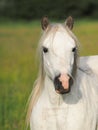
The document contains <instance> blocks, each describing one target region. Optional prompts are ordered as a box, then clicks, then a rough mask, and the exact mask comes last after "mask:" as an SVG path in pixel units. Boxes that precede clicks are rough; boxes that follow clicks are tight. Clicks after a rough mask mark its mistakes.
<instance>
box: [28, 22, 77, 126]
mask: <svg viewBox="0 0 98 130" xmlns="http://www.w3.org/2000/svg"><path fill="white" fill-rule="evenodd" d="M60 27H61V28H63V29H65V31H67V33H68V34H69V35H70V36H71V37H72V39H73V40H74V41H75V43H76V46H77V48H78V46H79V41H78V40H77V38H76V36H75V35H74V34H73V33H72V32H71V31H70V29H69V28H68V27H67V26H65V25H63V24H54V25H49V27H48V28H47V29H46V30H45V31H44V32H43V35H42V37H41V40H40V42H39V47H38V52H39V56H40V66H39V73H38V78H37V80H36V81H35V83H34V86H33V90H32V92H31V95H30V97H29V100H28V110H27V116H26V123H27V126H28V125H29V122H30V116H31V112H32V109H33V107H34V105H35V104H36V102H37V100H38V98H39V96H40V94H41V92H42V90H43V87H44V78H45V71H44V66H43V56H42V44H43V41H44V39H45V38H46V37H47V36H48V35H49V34H51V33H52V34H53V36H55V33H56V32H57V30H58V29H59V28H60ZM77 51H78V49H77ZM77 57H78V53H77V52H76V54H75V63H74V69H73V70H74V72H73V76H74V75H75V73H76V68H77V59H78V58H77Z"/></svg>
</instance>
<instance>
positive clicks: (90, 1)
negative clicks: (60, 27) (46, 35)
mask: <svg viewBox="0 0 98 130" xmlns="http://www.w3.org/2000/svg"><path fill="white" fill-rule="evenodd" d="M43 15H48V16H50V17H51V18H56V19H60V18H65V16H68V15H72V16H73V17H78V18H81V17H87V16H88V17H93V18H98V1H97V0H60V1H59V0H54V1H53V0H0V16H2V17H4V18H5V17H8V18H11V19H20V18H21V19H26V20H31V19H35V18H40V17H42V16H43Z"/></svg>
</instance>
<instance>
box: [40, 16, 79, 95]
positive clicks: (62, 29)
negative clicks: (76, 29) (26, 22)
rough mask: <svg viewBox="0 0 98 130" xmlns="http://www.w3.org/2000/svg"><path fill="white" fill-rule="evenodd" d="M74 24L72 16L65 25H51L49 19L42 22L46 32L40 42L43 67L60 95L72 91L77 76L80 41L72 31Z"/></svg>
mask: <svg viewBox="0 0 98 130" xmlns="http://www.w3.org/2000/svg"><path fill="white" fill-rule="evenodd" d="M73 23H74V22H73V18H72V17H71V16H70V17H68V18H67V19H66V21H65V23H64V24H50V22H49V20H48V18H47V17H44V18H43V19H42V21H41V25H42V29H43V30H44V33H43V36H42V38H41V41H40V49H41V55H42V62H43V63H42V66H43V69H44V73H45V75H47V76H48V77H49V78H50V80H52V82H53V83H54V86H55V90H56V92H57V93H60V94H64V93H68V92H69V91H70V88H71V86H72V84H73V81H74V77H75V74H76V67H77V42H78V41H77V38H76V37H75V36H74V34H73V33H72V31H71V30H72V28H73Z"/></svg>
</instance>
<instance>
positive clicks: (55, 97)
mask: <svg viewBox="0 0 98 130" xmlns="http://www.w3.org/2000/svg"><path fill="white" fill-rule="evenodd" d="M44 88H45V93H46V95H47V96H48V100H49V102H50V103H51V104H52V105H55V106H59V105H60V104H61V103H62V101H63V96H62V95H60V94H58V93H56V91H55V87H54V84H53V81H52V80H51V79H50V78H49V77H48V76H47V75H46V76H45V82H44Z"/></svg>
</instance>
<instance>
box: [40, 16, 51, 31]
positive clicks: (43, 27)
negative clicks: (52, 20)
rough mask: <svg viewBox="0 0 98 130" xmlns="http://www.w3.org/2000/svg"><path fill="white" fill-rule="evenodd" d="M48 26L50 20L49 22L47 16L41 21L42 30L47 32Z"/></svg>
mask: <svg viewBox="0 0 98 130" xmlns="http://www.w3.org/2000/svg"><path fill="white" fill-rule="evenodd" d="M48 25H49V20H48V17H47V16H45V17H43V18H42V20H41V26H42V29H43V30H46V29H47V27H48Z"/></svg>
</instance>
